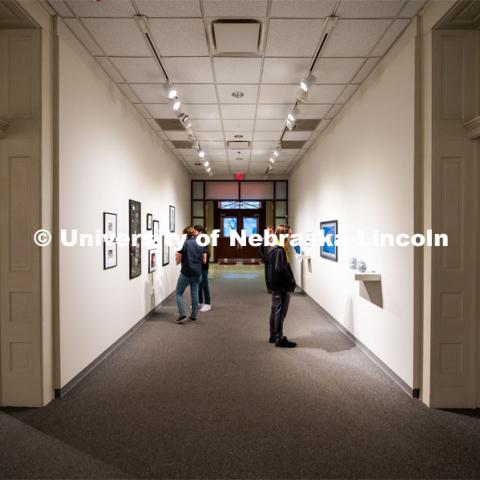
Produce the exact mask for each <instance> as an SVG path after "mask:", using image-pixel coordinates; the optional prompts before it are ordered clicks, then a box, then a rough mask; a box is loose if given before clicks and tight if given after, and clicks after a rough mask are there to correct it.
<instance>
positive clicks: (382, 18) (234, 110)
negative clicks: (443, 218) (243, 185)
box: [48, 0, 425, 179]
mask: <svg viewBox="0 0 480 480" xmlns="http://www.w3.org/2000/svg"><path fill="white" fill-rule="evenodd" d="M48 1H49V3H50V5H51V6H52V7H53V8H54V9H55V10H56V12H57V13H58V15H59V16H61V17H63V18H64V20H65V23H66V25H67V26H68V27H69V28H70V30H71V31H72V33H73V34H74V35H75V36H76V37H77V38H78V39H79V40H80V42H81V43H82V44H83V45H84V47H85V48H86V49H87V50H88V51H89V52H90V53H91V54H92V55H93V56H94V57H95V58H96V59H97V61H98V62H99V64H100V65H101V66H102V68H103V69H104V70H105V72H106V73H107V74H108V75H109V76H110V77H111V78H112V80H113V81H114V82H115V83H116V84H117V85H118V86H119V88H120V90H121V91H122V92H123V93H124V95H125V96H126V97H127V98H128V99H129V100H130V102H132V103H133V104H134V105H135V107H136V108H137V110H138V111H139V112H140V114H141V115H142V116H143V117H144V118H145V119H146V121H147V123H149V125H150V126H151V127H152V129H153V130H154V131H155V134H156V135H158V138H159V140H160V141H162V142H163V143H164V144H165V146H167V147H168V148H169V149H170V150H171V151H172V152H173V153H174V154H175V156H176V157H177V158H178V159H179V160H180V162H181V163H182V164H183V165H184V166H185V167H186V168H187V170H188V171H189V172H190V173H191V174H192V175H193V176H194V177H199V178H200V177H203V176H206V175H207V173H206V171H205V169H204V168H203V161H204V160H208V162H209V164H210V168H212V173H214V174H215V176H216V177H222V178H225V177H227V178H228V177H231V176H232V174H233V173H235V172H245V174H246V175H247V178H252V179H253V178H262V177H263V176H264V175H265V170H266V168H267V166H268V165H269V162H268V160H269V158H270V157H271V155H272V151H273V150H274V149H275V148H276V147H277V146H278V145H279V142H280V139H281V137H282V145H283V148H282V149H280V150H279V156H278V157H277V158H276V161H275V164H274V166H273V170H272V171H271V175H274V176H285V175H287V174H288V173H289V172H290V171H291V169H292V168H293V167H294V166H295V164H296V163H297V162H298V160H299V159H300V158H302V157H303V155H305V153H306V152H307V151H308V150H309V149H310V147H311V145H312V144H313V142H314V141H315V140H316V139H317V138H318V136H319V135H321V133H322V131H324V129H325V128H326V126H327V125H328V124H329V122H330V121H331V120H332V119H333V118H334V117H335V116H336V115H338V113H339V111H340V110H341V109H342V108H343V106H344V105H345V103H347V102H348V101H349V100H350V98H351V97H352V96H353V95H354V94H355V92H356V91H357V89H358V87H359V86H360V84H361V83H362V82H364V81H365V79H366V78H367V77H368V76H369V75H370V73H371V72H372V71H373V69H374V68H375V67H376V65H377V64H378V62H379V60H380V59H381V58H382V57H383V56H384V55H385V54H386V52H387V51H388V50H389V49H390V48H391V46H392V45H393V43H394V42H395V41H396V40H397V39H398V37H399V36H400V35H401V33H402V32H403V31H404V30H405V28H406V27H407V25H408V23H409V21H410V19H411V18H412V17H413V16H414V15H416V14H418V12H419V11H420V10H421V8H422V7H423V5H424V4H425V0H388V1H387V0H100V1H96V2H93V1H84V0H48ZM139 15H141V16H143V17H146V19H147V21H148V25H149V30H150V32H151V35H152V37H153V40H154V43H155V46H156V49H157V51H158V54H159V57H160V62H161V64H162V66H163V68H164V69H165V73H166V74H167V75H168V76H169V77H170V80H171V81H172V83H173V84H174V86H175V88H176V89H177V91H178V97H179V99H180V100H181V102H182V106H181V111H182V112H183V113H185V114H188V115H189V117H190V120H191V123H192V128H193V130H194V132H195V136H196V138H197V139H198V141H199V142H200V144H201V146H202V149H203V150H204V151H205V153H206V156H205V158H204V159H202V160H201V159H199V158H198V155H197V152H196V151H195V150H194V149H193V148H185V147H189V143H191V142H190V139H189V137H188V135H187V132H186V131H185V130H184V129H183V127H182V125H181V124H180V122H178V128H177V127H175V126H173V127H172V123H171V122H172V121H173V123H174V124H175V119H176V116H177V114H176V112H174V111H173V110H172V108H171V106H170V104H169V99H168V98H166V97H165V96H164V89H163V85H164V83H165V81H166V78H165V75H164V73H163V72H162V69H161V68H160V66H159V65H158V63H157V61H156V59H155V57H154V54H153V51H152V50H151V48H150V46H149V45H148V42H147V40H146V37H145V36H144V34H143V32H142V30H141V28H140V27H139V26H138V23H137V21H136V20H135V18H136V16H139ZM332 16H335V17H336V22H335V24H334V27H333V29H332V30H331V32H330V33H329V35H328V37H327V40H326V42H325V44H324V45H323V47H322V49H321V51H320V54H319V56H318V59H316V58H315V56H316V53H317V51H318V48H319V45H320V42H321V40H322V38H323V33H324V31H325V29H326V25H327V21H328V18H329V17H330V18H331V17H332ZM218 20H221V21H222V22H224V24H223V25H222V28H224V29H225V28H227V32H228V31H229V30H228V27H229V25H230V23H231V22H233V24H234V25H239V23H240V22H238V21H239V20H240V21H243V22H244V23H247V22H260V30H261V37H260V39H261V41H260V46H259V49H258V52H251V51H250V52H248V53H247V52H246V53H241V52H240V53H238V52H237V53H230V54H229V53H221V52H218V51H217V50H218V49H217V48H216V46H215V45H213V44H212V41H213V38H214V34H213V32H212V24H213V22H215V21H218ZM229 22H230V23H229ZM240 24H241V23H240ZM233 35H235V33H234V31H233V30H232V36H233ZM250 43H251V42H250ZM312 63H314V68H313V69H312V73H313V74H314V76H315V80H314V82H313V83H314V84H313V85H312V86H311V89H310V92H309V95H308V97H307V99H306V100H305V102H304V103H299V104H298V108H299V111H298V121H299V122H300V121H302V122H303V121H304V120H309V121H310V123H304V124H302V125H304V128H303V127H302V128H300V126H297V128H296V129H293V130H291V131H288V130H286V129H285V119H286V116H287V114H288V112H289V111H291V109H292V108H293V107H294V105H295V104H296V101H297V93H298V88H299V82H300V80H301V79H302V78H304V77H305V75H306V74H308V71H309V68H310V67H311V65H312ZM236 92H241V93H243V96H242V95H241V93H240V94H237V93H236ZM232 93H236V94H235V95H234V96H232ZM157 120H158V121H157ZM169 122H170V123H169ZM162 125H163V126H167V127H166V128H162ZM172 128H174V129H173V130H172ZM235 135H237V136H241V137H238V138H235ZM232 140H242V141H244V140H246V141H248V142H250V143H249V145H248V148H246V149H232V148H229V145H228V142H229V141H232ZM294 142H295V143H294ZM238 151H240V152H241V154H238V153H237V152H238ZM237 158H241V159H242V160H236V159H237Z"/></svg>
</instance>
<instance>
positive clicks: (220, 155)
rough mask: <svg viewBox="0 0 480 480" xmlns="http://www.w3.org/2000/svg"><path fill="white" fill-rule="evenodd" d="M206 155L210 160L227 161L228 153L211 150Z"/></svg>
mask: <svg viewBox="0 0 480 480" xmlns="http://www.w3.org/2000/svg"><path fill="white" fill-rule="evenodd" d="M206 154H207V155H208V159H209V160H226V159H227V152H226V150H225V149H223V150H220V149H218V150H215V149H211V150H208V151H207V153H206Z"/></svg>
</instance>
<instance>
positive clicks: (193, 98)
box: [175, 83, 217, 103]
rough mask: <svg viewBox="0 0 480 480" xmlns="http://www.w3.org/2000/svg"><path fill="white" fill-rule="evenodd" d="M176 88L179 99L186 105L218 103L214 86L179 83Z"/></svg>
mask: <svg viewBox="0 0 480 480" xmlns="http://www.w3.org/2000/svg"><path fill="white" fill-rule="evenodd" d="M175 87H176V88H177V92H178V97H179V98H180V100H181V101H182V102H184V103H217V95H216V93H215V87H214V86H213V85H209V84H188V83H177V84H176V85H175Z"/></svg>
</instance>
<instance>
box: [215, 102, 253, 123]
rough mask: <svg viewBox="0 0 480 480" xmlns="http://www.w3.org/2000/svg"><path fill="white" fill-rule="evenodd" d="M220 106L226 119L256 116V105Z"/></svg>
mask: <svg viewBox="0 0 480 480" xmlns="http://www.w3.org/2000/svg"><path fill="white" fill-rule="evenodd" d="M220 108H221V110H222V118H223V119H224V120H230V119H253V118H255V108H256V105H221V107H220Z"/></svg>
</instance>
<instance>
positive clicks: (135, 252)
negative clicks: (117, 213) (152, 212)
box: [128, 200, 142, 279]
mask: <svg viewBox="0 0 480 480" xmlns="http://www.w3.org/2000/svg"><path fill="white" fill-rule="evenodd" d="M141 214H142V204H141V203H140V202H137V201H135V200H129V201H128V224H129V232H128V233H129V235H130V246H129V253H130V255H129V257H130V279H132V278H136V277H139V276H140V275H141V274H142V239H141V238H137V239H136V241H135V242H134V241H133V238H132V236H133V235H134V234H137V235H138V234H141V233H142V221H141V218H142V217H141Z"/></svg>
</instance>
